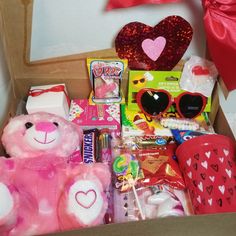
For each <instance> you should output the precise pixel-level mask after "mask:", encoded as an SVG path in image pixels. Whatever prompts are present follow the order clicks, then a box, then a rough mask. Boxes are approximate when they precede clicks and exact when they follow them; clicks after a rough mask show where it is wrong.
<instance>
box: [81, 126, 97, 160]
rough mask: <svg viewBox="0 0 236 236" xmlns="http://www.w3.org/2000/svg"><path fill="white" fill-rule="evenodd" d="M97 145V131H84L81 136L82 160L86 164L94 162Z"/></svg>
mask: <svg viewBox="0 0 236 236" xmlns="http://www.w3.org/2000/svg"><path fill="white" fill-rule="evenodd" d="M97 145H98V130H97V129H92V130H85V131H84V134H83V145H82V159H83V162H84V163H86V164H89V163H94V162H96V158H97V150H98V148H97Z"/></svg>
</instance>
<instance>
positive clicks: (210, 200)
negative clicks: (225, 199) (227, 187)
mask: <svg viewBox="0 0 236 236" xmlns="http://www.w3.org/2000/svg"><path fill="white" fill-rule="evenodd" d="M208 203H209V205H210V206H211V205H212V198H210V199H208Z"/></svg>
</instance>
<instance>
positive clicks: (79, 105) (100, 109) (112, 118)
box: [69, 99, 120, 134]
mask: <svg viewBox="0 0 236 236" xmlns="http://www.w3.org/2000/svg"><path fill="white" fill-rule="evenodd" d="M69 120H70V121H72V122H74V123H76V124H78V125H79V126H80V127H81V128H82V129H92V128H98V129H103V128H108V129H110V130H111V131H113V132H115V133H116V134H119V133H120V105H119V104H116V103H115V104H110V105H107V104H96V105H90V104H89V102H88V100H87V99H73V100H72V101H71V107H70V114H69Z"/></svg>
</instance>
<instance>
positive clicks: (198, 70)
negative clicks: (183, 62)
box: [192, 65, 210, 75]
mask: <svg viewBox="0 0 236 236" xmlns="http://www.w3.org/2000/svg"><path fill="white" fill-rule="evenodd" d="M192 73H193V74H194V75H209V74H210V72H209V70H208V68H207V67H204V66H200V65H198V66H194V67H193V68H192Z"/></svg>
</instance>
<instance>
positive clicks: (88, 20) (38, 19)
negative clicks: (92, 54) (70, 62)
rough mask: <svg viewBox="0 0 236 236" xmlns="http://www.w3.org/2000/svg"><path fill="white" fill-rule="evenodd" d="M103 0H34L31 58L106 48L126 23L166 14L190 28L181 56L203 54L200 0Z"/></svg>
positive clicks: (147, 21)
mask: <svg viewBox="0 0 236 236" xmlns="http://www.w3.org/2000/svg"><path fill="white" fill-rule="evenodd" d="M124 1H125V0H124ZM107 2H108V0H96V1H95V0H86V1H85V0H34V7H33V27H32V35H31V36H32V37H31V55H30V58H31V61H34V60H39V59H45V58H50V57H56V56H62V55H70V54H75V53H82V52H88V51H94V50H99V49H106V48H110V47H112V46H113V42H114V38H115V36H116V35H117V34H118V32H119V31H120V29H121V28H122V27H123V26H124V25H126V24H127V23H129V22H132V21H139V22H143V23H145V24H147V25H150V26H155V25H156V24H157V23H158V22H159V21H161V20H162V19H164V18H165V17H167V16H169V15H180V16H182V17H183V18H185V19H186V20H187V21H189V23H190V24H191V25H192V27H193V29H194V38H193V41H192V43H191V45H190V47H189V49H188V50H187V52H186V55H185V56H189V55H192V54H198V55H204V52H205V44H204V33H203V25H202V7H201V1H200V0H186V1H184V0H183V2H182V3H179V4H173V3H172V4H161V5H142V6H137V7H133V8H126V9H116V10H113V11H105V10H104V9H105V6H106V4H107Z"/></svg>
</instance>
